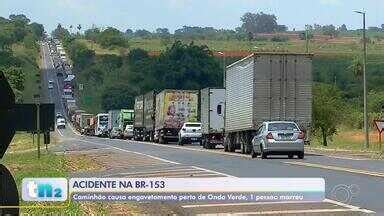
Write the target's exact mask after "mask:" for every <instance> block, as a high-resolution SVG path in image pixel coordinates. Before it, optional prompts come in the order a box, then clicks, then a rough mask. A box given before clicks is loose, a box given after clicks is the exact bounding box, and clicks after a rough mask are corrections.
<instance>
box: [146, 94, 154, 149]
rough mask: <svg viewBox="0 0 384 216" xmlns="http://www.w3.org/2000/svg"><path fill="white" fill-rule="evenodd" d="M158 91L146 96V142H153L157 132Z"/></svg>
mask: <svg viewBox="0 0 384 216" xmlns="http://www.w3.org/2000/svg"><path fill="white" fill-rule="evenodd" d="M155 114H156V91H150V92H148V93H146V94H145V95H144V140H145V141H151V142H152V141H153V140H154V132H155Z"/></svg>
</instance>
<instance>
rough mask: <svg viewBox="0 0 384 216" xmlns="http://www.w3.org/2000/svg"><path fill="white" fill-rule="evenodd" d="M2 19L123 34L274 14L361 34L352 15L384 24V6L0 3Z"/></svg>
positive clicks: (369, 2)
mask: <svg viewBox="0 0 384 216" xmlns="http://www.w3.org/2000/svg"><path fill="white" fill-rule="evenodd" d="M0 5H1V6H0V16H3V17H8V16H9V15H10V14H20V13H23V14H25V15H27V16H28V17H29V18H30V19H31V20H32V21H35V22H38V23H42V24H44V26H45V28H46V29H47V31H48V32H51V30H52V29H54V28H55V27H56V25H57V24H58V23H61V24H62V25H64V26H66V27H68V26H69V25H71V24H72V25H74V26H75V25H77V24H81V25H82V26H83V27H85V28H89V27H91V26H92V24H94V25H96V26H98V27H105V26H113V27H116V28H118V29H120V30H125V29H127V28H131V29H134V30H136V29H143V28H144V29H148V30H150V31H153V30H155V29H156V28H157V27H166V28H169V29H170V30H171V31H174V30H175V29H178V28H180V27H182V26H184V25H189V26H212V27H215V28H228V29H234V28H235V27H237V26H239V25H240V17H241V16H242V15H243V14H244V13H245V12H260V11H263V12H265V13H273V14H275V15H276V16H277V17H278V23H279V24H284V25H287V26H288V27H289V29H292V28H296V29H302V28H303V27H304V26H305V24H313V23H318V24H335V25H337V26H339V25H341V24H343V23H345V24H346V25H347V27H348V28H359V27H360V26H361V18H360V16H359V15H357V14H354V13H353V12H352V11H353V10H360V9H364V10H365V11H366V12H367V25H368V26H380V25H381V24H382V23H384V12H383V11H384V1H383V0H1V3H0Z"/></svg>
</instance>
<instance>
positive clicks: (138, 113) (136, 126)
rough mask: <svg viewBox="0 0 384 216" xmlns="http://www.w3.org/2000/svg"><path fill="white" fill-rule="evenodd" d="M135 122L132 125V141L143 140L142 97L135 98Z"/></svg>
mask: <svg viewBox="0 0 384 216" xmlns="http://www.w3.org/2000/svg"><path fill="white" fill-rule="evenodd" d="M134 109H135V121H134V123H133V139H134V140H139V141H142V140H144V130H145V127H144V95H139V96H137V97H136V98H135V106H134Z"/></svg>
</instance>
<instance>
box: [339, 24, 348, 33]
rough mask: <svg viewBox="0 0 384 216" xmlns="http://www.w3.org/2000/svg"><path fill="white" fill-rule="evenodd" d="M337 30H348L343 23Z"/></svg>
mask: <svg viewBox="0 0 384 216" xmlns="http://www.w3.org/2000/svg"><path fill="white" fill-rule="evenodd" d="M338 31H339V32H346V31H348V29H347V26H346V25H345V24H343V25H341V26H340V27H339V29H338Z"/></svg>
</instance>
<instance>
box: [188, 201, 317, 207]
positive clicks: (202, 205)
mask: <svg viewBox="0 0 384 216" xmlns="http://www.w3.org/2000/svg"><path fill="white" fill-rule="evenodd" d="M302 203H318V202H305V201H304V202H300V201H292V202H287V201H281V202H247V203H214V204H201V205H199V204H196V205H184V206H181V207H183V208H201V207H220V206H247V205H268V204H302Z"/></svg>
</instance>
